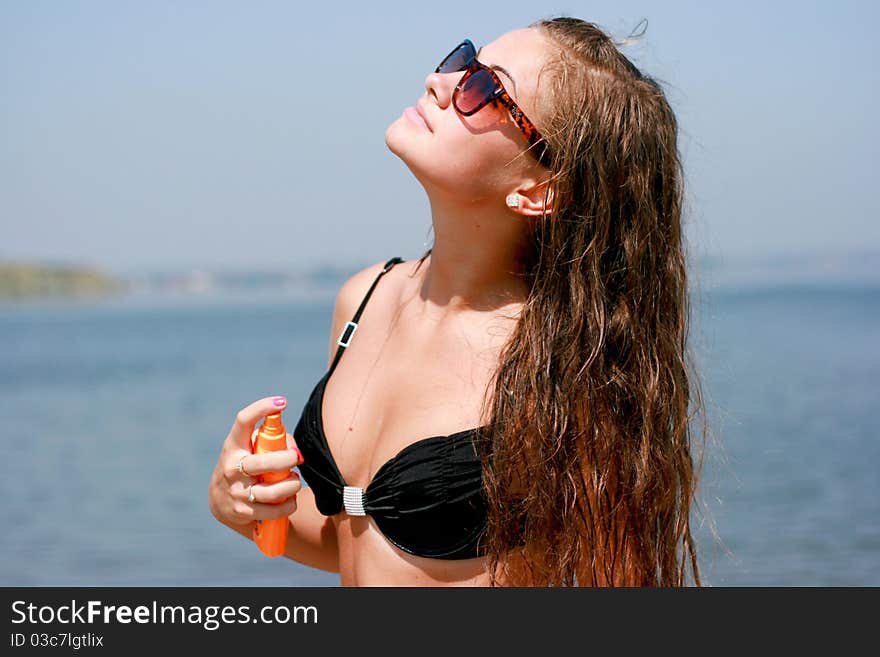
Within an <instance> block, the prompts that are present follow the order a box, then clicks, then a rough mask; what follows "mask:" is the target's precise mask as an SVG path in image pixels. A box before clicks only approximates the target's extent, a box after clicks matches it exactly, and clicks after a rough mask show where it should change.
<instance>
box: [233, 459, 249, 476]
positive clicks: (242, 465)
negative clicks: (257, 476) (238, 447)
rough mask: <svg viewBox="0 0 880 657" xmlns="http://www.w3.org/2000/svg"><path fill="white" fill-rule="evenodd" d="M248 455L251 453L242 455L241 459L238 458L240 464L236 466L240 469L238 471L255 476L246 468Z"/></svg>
mask: <svg viewBox="0 0 880 657" xmlns="http://www.w3.org/2000/svg"><path fill="white" fill-rule="evenodd" d="M248 456H250V455H249V454H245V455H244V456H242V457H241V458H240V459H238V464H237V465H236V466H235V468H236V470H238V471H239V472H240V473H241V474H243V475H244V476H245V477H251V476H253V475H251V473H250V472H248V471H247V470H245V469H244V460H245V458H247V457H248Z"/></svg>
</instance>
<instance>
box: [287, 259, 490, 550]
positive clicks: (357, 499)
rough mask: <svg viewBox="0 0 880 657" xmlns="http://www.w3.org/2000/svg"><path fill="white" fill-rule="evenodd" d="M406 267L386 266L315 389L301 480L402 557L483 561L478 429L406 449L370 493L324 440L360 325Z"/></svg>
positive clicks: (303, 423) (303, 424) (300, 441)
mask: <svg viewBox="0 0 880 657" xmlns="http://www.w3.org/2000/svg"><path fill="white" fill-rule="evenodd" d="M399 262H404V260H403V259H401V258H398V257H395V258H391V259H390V260H389V261H388V262H386V263H385V266H384V267H383V268H382V271H381V272H380V273H379V275H378V276H377V277H376V280H375V281H373V285H372V286H371V287H370V289H369V290H368V291H367V294H366V296H365V297H364V299H363V301H361V305H360V307H359V308H358V310H357V313H355V315H354V317H353V318H352V320H351V321H350V322H348V324H346V326H345V328H344V329H343V331H342V335H340V337H339V340H338V341H337V344H338V345H339V348H338V349H337V351H336V357H335V358H334V360H333V364H332V365H331V366H330V369H329V370H328V371H327V373H326V374H324V376H323V377H321V379H320V380H319V381H318V383H317V384H316V385H315V388H314V389H313V390H312V393H311V395H310V396H309V399H308V401H307V402H306V405H305V407H304V408H303V412H302V415H301V416H300V418H299V422H297V424H296V427H295V428H294V431H293V436H294V440H296V444H297V446H298V447H299V449H300V451H301V452H302V455H303V463H301V464H300V465H299V470H300V473H301V474H302V476H303V479H304V480H305V482H306V483H307V484H308V485H309V487H311V488H312V489H313V491H314V494H315V501H316V503H317V506H318V510H319V511H320V512H321V513H322V514H323V515H325V516H331V515H335V514H337V513H340V512H341V511H343V510H345V511H346V513H348V514H349V515H353V516H363V515H370V516H372V518H373V520H374V521H375V522H376V525H377V526H378V527H379V529H380V531H381V532H382V533H383V534H384V535H385V537H386V538H387V539H388V540H389V541H391V542H392V543H393V544H394V545H396V546H397V547H399V548H400V549H401V550H404V551H405V552H408V553H410V554H414V555H416V556H420V557H431V558H434V559H468V558H472V557H476V556H480V555H481V554H483V552H482V551H481V550H480V548H479V545H478V542H479V539H480V537H481V535H482V533H483V531H484V530H485V526H486V501H485V497H484V495H483V487H482V468H481V463H480V459H479V456H478V455H477V452H476V448H475V446H474V443H473V438H474V436H475V434H476V433H477V432H478V431H479V429H466V430H464V431H459V432H457V433H454V434H451V435H449V436H430V437H427V438H422V439H421V440H417V441H416V442H414V443H412V444H411V445H408V446H407V447H404V448H403V449H402V450H400V452H398V454H397V455H396V456H394V457H393V458H392V459H390V460H389V461H388V462H386V463H385V464H384V465H383V466H382V467H381V468H379V470H378V471H377V472H376V474H375V475H374V476H373V479H372V481H370V483H369V484H368V485H367V487H366V489H361V488H359V487H356V486H349V485H347V484H346V482H345V480H344V479H343V478H342V475H341V474H340V472H339V469H338V468H337V467H336V461H335V460H334V458H333V454H331V453H330V448H329V446H328V443H327V437H326V435H325V434H324V422H323V418H322V411H321V408H322V402H323V399H324V388H325V387H326V385H327V380H328V379H329V378H330V375H332V374H333V370H334V369H336V364H337V363H338V362H339V358H340V357H341V356H342V352H343V351H344V350H345V348H346V347H348V346H349V344H350V343H351V340H352V337H353V336H354V332H355V330H356V329H357V327H358V324H357V322H358V319H360V316H361V313H362V312H363V310H364V307H365V306H366V304H367V299H369V298H370V295H371V294H372V293H373V290H374V289H375V287H376V284H377V283H378V282H379V279H380V278H382V276H383V275H384V274H386V273H387V272H388V271H390V270H391V268H392V267H393V266H394V265H395V264H397V263H399Z"/></svg>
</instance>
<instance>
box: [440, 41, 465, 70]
mask: <svg viewBox="0 0 880 657" xmlns="http://www.w3.org/2000/svg"><path fill="white" fill-rule="evenodd" d="M473 58H474V49H473V48H472V47H471V46H470V45H469V44H467V43H463V44H461V45H460V46H459V47H458V48H456V49H455V50H453V51H452V52H451V53H449V54H448V55H447V56H446V59H444V60H443V61H442V62H440V66H438V67H437V71H436V72H437V73H455V72H456V71H463V70H464V69H465V68H466V67H467V65H468V62H470V61H471V60H472V59H473Z"/></svg>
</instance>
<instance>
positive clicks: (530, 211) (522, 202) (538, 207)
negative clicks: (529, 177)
mask: <svg viewBox="0 0 880 657" xmlns="http://www.w3.org/2000/svg"><path fill="white" fill-rule="evenodd" d="M506 202H507V207H509V208H510V209H511V211H513V212H516V213H517V214H521V215H525V216H527V217H538V218H541V217H544V216H547V215H549V214H550V213H551V212H552V211H553V203H554V194H553V187H552V186H551V185H550V183H549V182H541V183H537V184H533V185H521V186H520V187H519V188H518V189H517V190H516V191H515V192H514V193H512V194H508V195H507V199H506Z"/></svg>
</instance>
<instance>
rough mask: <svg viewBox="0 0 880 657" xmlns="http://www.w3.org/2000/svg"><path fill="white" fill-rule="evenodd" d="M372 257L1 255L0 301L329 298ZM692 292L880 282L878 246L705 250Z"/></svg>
mask: <svg viewBox="0 0 880 657" xmlns="http://www.w3.org/2000/svg"><path fill="white" fill-rule="evenodd" d="M368 264H370V263H353V264H349V265H348V266H342V265H324V266H316V267H313V268H311V269H307V270H301V271H285V270H219V269H214V270H212V269H209V268H191V269H184V268H180V269H177V270H172V269H167V270H164V271H162V270H158V271H151V272H141V273H130V274H120V273H111V272H108V271H106V270H101V269H100V268H98V267H95V266H80V265H75V264H58V263H45V262H43V263H41V262H33V263H27V262H24V263H22V262H17V263H9V262H6V263H3V262H0V303H3V304H4V305H7V304H9V303H12V304H17V303H20V302H23V303H28V304H30V303H34V302H35V303H37V304H39V303H41V302H50V303H51V302H56V301H57V302H63V303H65V304H66V303H73V304H76V303H92V302H100V303H104V302H108V301H110V302H115V301H120V302H123V303H126V304H127V303H133V304H135V305H139V304H141V303H143V304H150V303H153V302H158V303H172V304H174V303H178V302H179V303H188V302H193V303H201V302H205V303H213V302H226V301H239V300H240V301H255V302H263V301H272V300H273V299H279V300H289V301H310V300H318V301H320V300H324V299H326V298H328V297H329V298H331V299H332V298H333V296H334V295H335V293H336V292H337V291H338V289H339V287H340V286H341V285H342V283H344V282H345V280H346V279H347V278H348V277H350V276H351V275H352V274H354V273H356V272H357V271H359V270H360V269H362V268H363V267H366V266H367V265H368ZM689 284H690V286H691V288H692V289H693V290H694V291H696V292H710V293H711V292H714V291H722V292H723V291H724V290H743V289H760V288H780V287H798V288H803V287H811V288H829V287H839V286H847V287H849V286H858V287H872V286H880V252H873V251H863V252H849V253H828V254H821V255H809V254H778V255H757V256H741V255H738V256H732V257H722V256H711V257H710V256H707V257H704V258H702V259H700V261H699V266H698V267H696V268H692V271H691V272H690V276H689Z"/></svg>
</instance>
